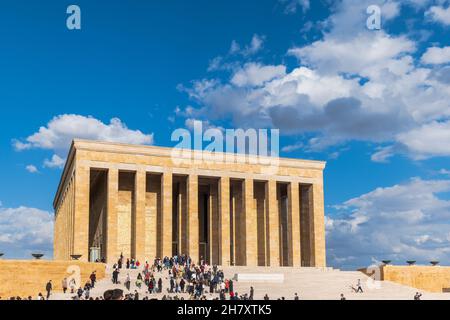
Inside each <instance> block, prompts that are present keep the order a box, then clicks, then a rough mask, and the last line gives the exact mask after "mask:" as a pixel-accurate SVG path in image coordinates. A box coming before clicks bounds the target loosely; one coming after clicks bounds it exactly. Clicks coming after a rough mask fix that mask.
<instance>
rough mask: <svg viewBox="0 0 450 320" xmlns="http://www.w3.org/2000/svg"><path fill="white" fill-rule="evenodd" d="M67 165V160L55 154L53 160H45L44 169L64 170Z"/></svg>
mask: <svg viewBox="0 0 450 320" xmlns="http://www.w3.org/2000/svg"><path fill="white" fill-rule="evenodd" d="M65 163H66V160H65V159H63V158H61V157H60V156H58V155H56V154H54V155H53V156H52V158H51V159H50V160H49V159H45V160H44V167H45V168H60V169H61V168H63V167H64V164H65Z"/></svg>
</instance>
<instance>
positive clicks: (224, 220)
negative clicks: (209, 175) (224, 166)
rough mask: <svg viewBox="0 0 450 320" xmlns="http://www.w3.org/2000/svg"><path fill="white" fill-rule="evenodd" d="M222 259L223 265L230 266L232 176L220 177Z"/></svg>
mask: <svg viewBox="0 0 450 320" xmlns="http://www.w3.org/2000/svg"><path fill="white" fill-rule="evenodd" d="M219 198H220V260H219V263H220V264H221V265H222V266H229V265H230V261H231V256H230V178H228V177H222V178H220V187H219Z"/></svg>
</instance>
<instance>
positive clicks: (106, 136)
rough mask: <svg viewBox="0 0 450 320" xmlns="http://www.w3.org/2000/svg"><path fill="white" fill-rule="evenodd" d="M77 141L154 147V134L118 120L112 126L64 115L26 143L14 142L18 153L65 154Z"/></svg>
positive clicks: (28, 138)
mask: <svg viewBox="0 0 450 320" xmlns="http://www.w3.org/2000/svg"><path fill="white" fill-rule="evenodd" d="M74 138H81V139H92V140H103V141H113V142H123V143H132V144H152V143H153V134H144V133H142V132H141V131H139V130H130V129H128V128H127V126H126V125H125V124H124V123H123V122H122V121H121V120H120V119H118V118H113V119H111V120H110V123H109V124H105V123H103V122H102V121H100V120H98V119H95V118H93V117H91V116H89V117H85V116H81V115H76V114H63V115H59V116H56V117H54V118H53V119H52V120H50V122H49V123H48V124H47V126H42V127H40V128H39V130H38V131H37V132H36V133H34V134H32V135H30V136H29V137H27V138H26V139H25V141H20V140H16V141H14V147H15V148H16V150H26V149H32V148H39V149H49V150H54V151H56V152H58V151H59V152H61V151H62V150H63V151H65V150H67V149H68V147H69V146H70V143H71V141H72V140H73V139H74Z"/></svg>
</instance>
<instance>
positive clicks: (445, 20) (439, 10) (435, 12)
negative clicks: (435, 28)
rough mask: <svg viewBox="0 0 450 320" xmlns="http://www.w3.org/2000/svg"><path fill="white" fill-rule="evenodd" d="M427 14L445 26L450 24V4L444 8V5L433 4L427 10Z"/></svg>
mask: <svg viewBox="0 0 450 320" xmlns="http://www.w3.org/2000/svg"><path fill="white" fill-rule="evenodd" d="M425 16H426V17H428V18H430V19H431V20H433V21H435V22H438V23H441V24H443V25H445V26H449V25H450V6H447V8H444V7H442V6H433V7H431V8H430V9H429V10H428V11H427V12H425Z"/></svg>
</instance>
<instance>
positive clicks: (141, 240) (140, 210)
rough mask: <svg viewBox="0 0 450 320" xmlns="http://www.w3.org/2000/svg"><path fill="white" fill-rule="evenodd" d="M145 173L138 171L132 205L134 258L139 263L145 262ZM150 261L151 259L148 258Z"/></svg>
mask: <svg viewBox="0 0 450 320" xmlns="http://www.w3.org/2000/svg"><path fill="white" fill-rule="evenodd" d="M146 182H147V173H146V172H145V171H144V170H138V171H137V172H136V178H135V189H134V190H135V198H134V201H135V204H134V222H133V223H134V228H133V230H134V235H133V237H132V238H133V239H134V246H133V247H134V253H133V255H134V257H135V259H137V260H139V262H141V263H144V262H145V196H146V191H147V190H146ZM149 258H150V259H151V258H152V257H149Z"/></svg>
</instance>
